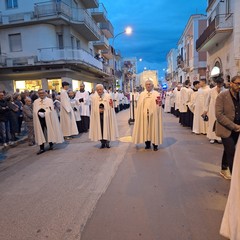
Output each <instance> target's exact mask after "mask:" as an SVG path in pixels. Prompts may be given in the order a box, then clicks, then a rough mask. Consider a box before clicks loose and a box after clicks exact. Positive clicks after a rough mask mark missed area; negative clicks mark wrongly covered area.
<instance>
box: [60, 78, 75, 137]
mask: <svg viewBox="0 0 240 240" xmlns="http://www.w3.org/2000/svg"><path fill="white" fill-rule="evenodd" d="M68 89H69V83H68V82H62V89H61V94H60V98H61V110H60V125H61V129H62V132H63V136H64V137H65V139H67V140H70V139H71V138H72V136H74V135H78V129H77V124H76V120H75V115H74V111H73V109H72V106H71V103H70V98H69V97H68V93H67V90H68Z"/></svg>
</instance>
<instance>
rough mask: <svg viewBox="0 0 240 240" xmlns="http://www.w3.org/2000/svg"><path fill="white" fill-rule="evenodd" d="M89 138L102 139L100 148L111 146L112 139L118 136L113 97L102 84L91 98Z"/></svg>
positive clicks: (93, 139)
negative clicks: (105, 90)
mask: <svg viewBox="0 0 240 240" xmlns="http://www.w3.org/2000/svg"><path fill="white" fill-rule="evenodd" d="M89 138H90V139H91V140H92V141H101V147H100V148H110V141H115V140H116V139H117V138H118V126H117V120H116V115H115V111H114V108H113V99H112V98H111V97H110V95H109V94H108V93H107V92H104V87H103V85H102V84H98V85H97V86H96V94H94V95H93V96H92V99H91V121H90V130H89Z"/></svg>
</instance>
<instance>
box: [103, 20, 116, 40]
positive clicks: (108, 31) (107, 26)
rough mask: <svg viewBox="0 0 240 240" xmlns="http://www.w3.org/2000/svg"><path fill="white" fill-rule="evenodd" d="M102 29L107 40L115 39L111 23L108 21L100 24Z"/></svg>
mask: <svg viewBox="0 0 240 240" xmlns="http://www.w3.org/2000/svg"><path fill="white" fill-rule="evenodd" d="M100 29H101V30H102V32H103V33H104V35H105V36H106V37H107V38H113V36H114V30H113V26H112V24H111V23H110V21H107V22H105V23H100Z"/></svg>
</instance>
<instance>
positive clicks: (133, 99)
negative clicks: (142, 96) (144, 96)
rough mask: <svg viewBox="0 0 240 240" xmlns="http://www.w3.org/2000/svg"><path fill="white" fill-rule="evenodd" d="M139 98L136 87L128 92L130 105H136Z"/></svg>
mask: <svg viewBox="0 0 240 240" xmlns="http://www.w3.org/2000/svg"><path fill="white" fill-rule="evenodd" d="M138 99H139V92H137V89H136V88H134V89H133V92H131V93H130V104H131V105H132V103H133V104H134V107H135V108H136V107H137V102H138Z"/></svg>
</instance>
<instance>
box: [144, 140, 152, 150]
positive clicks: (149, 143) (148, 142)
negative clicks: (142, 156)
mask: <svg viewBox="0 0 240 240" xmlns="http://www.w3.org/2000/svg"><path fill="white" fill-rule="evenodd" d="M145 149H151V142H150V141H146V142H145Z"/></svg>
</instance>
